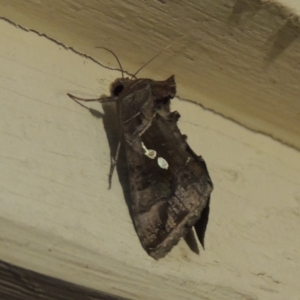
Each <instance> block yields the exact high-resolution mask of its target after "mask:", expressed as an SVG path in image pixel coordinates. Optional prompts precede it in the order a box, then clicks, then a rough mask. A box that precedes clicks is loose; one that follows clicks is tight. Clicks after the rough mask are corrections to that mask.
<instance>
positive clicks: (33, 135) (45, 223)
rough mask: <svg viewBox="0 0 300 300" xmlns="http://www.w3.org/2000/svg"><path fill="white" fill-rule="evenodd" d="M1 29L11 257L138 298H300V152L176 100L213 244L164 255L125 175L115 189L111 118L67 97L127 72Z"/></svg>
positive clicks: (0, 222) (2, 160)
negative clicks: (206, 185)
mask: <svg viewBox="0 0 300 300" xmlns="http://www.w3.org/2000/svg"><path fill="white" fill-rule="evenodd" d="M99 22H100V21H99ZM0 30H1V31H0V32H1V43H2V45H5V46H3V47H0V59H1V81H0V82H1V83H0V102H1V104H0V105H1V109H0V115H1V116H0V128H1V130H0V137H1V143H0V170H1V172H0V183H1V184H0V228H1V230H0V239H1V243H0V256H1V258H2V259H3V260H7V261H10V262H13V263H16V264H19V265H21V266H24V267H27V268H31V269H35V270H37V271H41V272H45V273H47V274H49V275H52V276H56V277H59V278H64V279H66V280H70V281H73V282H75V283H78V284H84V285H86V286H89V287H92V288H95V289H100V290H103V291H105V292H107V293H111V294H118V295H122V296H124V297H127V298H131V299H159V298H160V299H192V300H193V299H195V300H196V299H197V300H198V299H199V298H201V297H202V298H204V299H205V298H206V299H213V300H215V299H230V300H232V299H247V300H249V299H264V300H282V299H297V298H298V297H299V294H300V288H299V278H300V263H299V262H300V250H299V249H300V237H299V231H300V221H299V220H300V218H299V216H300V189H299V186H300V157H299V152H297V151H294V150H293V149H291V148H288V147H286V146H284V145H282V144H280V143H278V142H276V141H274V140H272V139H270V138H268V137H266V136H263V135H261V134H258V133H253V132H251V131H249V130H247V129H245V128H243V127H241V126H238V125H237V124H235V123H233V122H231V121H229V120H226V119H224V118H222V117H220V116H218V115H216V114H214V113H212V112H209V111H206V110H203V109H201V107H199V106H197V105H193V104H191V103H188V102H185V101H178V100H176V99H174V102H173V109H174V110H178V111H180V112H181V116H182V117H181V119H180V123H179V126H180V129H181V131H182V133H187V134H188V142H189V144H190V145H191V147H192V148H193V149H194V150H195V152H197V153H201V154H202V155H203V156H204V157H205V160H206V161H207V163H208V165H209V167H210V175H211V177H212V179H213V181H214V183H215V186H216V188H215V190H214V194H213V197H214V199H213V202H212V214H211V219H210V224H209V227H208V233H207V239H206V251H202V252H201V253H200V257H199V256H198V255H196V254H193V253H191V251H190V250H189V248H188V247H187V245H186V243H185V242H184V241H182V242H180V243H179V244H178V246H177V247H176V248H174V250H173V251H172V253H170V255H169V256H168V257H166V258H165V259H164V260H161V261H159V262H155V261H154V260H153V259H152V258H150V257H147V255H145V254H144V253H143V252H142V251H141V247H140V243H139V240H138V238H137V236H136V233H135V231H134V228H133V226H132V222H131V219H130V217H129V214H128V209H127V206H126V204H125V201H124V196H123V193H122V189H121V186H120V184H119V180H118V177H117V176H114V178H113V189H111V190H110V191H108V190H107V174H108V171H109V155H110V151H109V147H108V142H107V136H106V135H105V131H104V130H103V129H104V128H103V123H102V121H101V120H99V119H95V118H92V117H91V115H90V113H89V112H87V111H86V110H83V109H82V108H81V107H79V106H76V105H74V103H73V101H72V100H70V99H69V98H68V97H67V96H66V93H67V92H72V93H73V94H76V95H81V96H83V97H93V96H94V95H101V94H103V93H106V94H108V92H109V91H108V88H107V87H108V84H109V83H110V82H112V81H113V80H114V79H115V78H116V77H119V76H120V73H119V72H114V71H111V70H108V69H105V68H101V67H100V66H99V65H97V64H96V63H93V62H92V61H91V60H89V59H87V58H84V57H82V56H79V55H77V54H75V53H73V52H72V51H70V50H69V51H67V50H65V49H64V48H63V47H61V46H59V45H57V44H55V43H53V42H51V41H49V40H47V39H46V38H44V37H40V36H38V35H36V34H34V33H28V32H25V31H23V30H21V29H18V28H16V27H15V26H12V25H9V24H7V23H5V22H0ZM145 60H146V59H145ZM105 62H106V61H104V62H103V63H105ZM168 75H170V74H168ZM178 75H180V74H178ZM183 75H184V74H183ZM183 75H182V76H183ZM179 77H180V76H179ZM177 78H178V76H177ZM158 79H161V78H158ZM178 81H179V79H177V82H178ZM195 97H199V98H198V100H199V101H202V99H201V97H200V96H198V95H195ZM94 108H96V109H100V106H99V105H97V104H95V105H94ZM108 121H110V126H111V127H113V126H114V125H115V123H114V122H113V120H108ZM149 284H151V292H150V290H149Z"/></svg>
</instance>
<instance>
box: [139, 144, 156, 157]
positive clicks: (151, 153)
mask: <svg viewBox="0 0 300 300" xmlns="http://www.w3.org/2000/svg"><path fill="white" fill-rule="evenodd" d="M142 147H143V149H144V151H145V155H146V156H148V157H149V158H151V159H154V158H155V157H156V151H155V150H153V149H147V147H146V146H145V144H144V143H143V142H142Z"/></svg>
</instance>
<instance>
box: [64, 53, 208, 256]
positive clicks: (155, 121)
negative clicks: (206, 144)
mask: <svg viewBox="0 0 300 300" xmlns="http://www.w3.org/2000/svg"><path fill="white" fill-rule="evenodd" d="M106 50H108V49H106ZM108 51H110V50H108ZM110 52H111V51H110ZM112 53H113V52H112ZM113 55H115V54H114V53H113ZM115 57H116V56H115ZM117 60H118V58H117ZM118 62H119V60H118ZM119 64H120V63H119ZM120 68H121V69H122V67H121V65H120ZM110 93H111V95H110V96H109V97H105V98H103V97H100V98H98V99H83V98H78V97H76V96H73V95H71V94H68V95H69V96H70V97H71V98H72V99H74V100H75V101H98V102H100V103H105V104H107V103H115V104H116V108H117V116H118V117H117V118H118V120H117V121H118V125H119V132H120V137H119V139H120V140H119V146H118V150H117V154H116V156H115V158H114V159H113V164H112V168H111V172H110V175H109V181H110V180H111V176H112V173H113V168H114V166H115V165H116V163H117V159H118V154H119V151H120V147H124V149H125V153H126V157H127V167H128V174H129V185H130V194H131V204H130V205H131V211H132V218H133V223H134V226H135V230H136V232H137V234H138V237H139V239H140V242H141V244H142V246H143V248H144V249H145V250H146V252H147V253H148V254H149V255H150V256H152V257H153V258H154V259H160V258H162V257H164V256H165V255H166V254H167V253H168V252H170V250H171V249H172V248H173V247H174V246H175V245H176V244H177V243H178V242H179V240H180V239H181V238H182V237H185V235H186V234H187V233H188V232H189V231H190V230H191V229H192V227H194V228H195V231H196V234H197V236H198V239H199V241H200V243H201V245H202V246H203V248H204V236H205V230H206V227H207V223H208V217H209V205H210V194H211V192H212V190H213V184H212V181H211V179H210V176H209V173H208V170H207V167H206V164H205V161H204V160H203V158H202V157H201V156H198V155H197V154H195V152H194V151H193V150H192V149H191V147H190V146H189V145H188V143H187V136H186V135H183V134H181V132H180V130H179V128H178V126H177V122H178V120H179V118H180V115H179V113H178V112H177V111H173V112H172V111H171V109H170V103H171V100H172V99H173V98H174V96H175V94H176V83H175V78H174V76H171V77H169V78H168V79H166V80H164V81H155V80H153V79H149V78H140V79H138V78H136V77H135V76H133V77H132V78H124V76H123V73H122V78H118V79H116V80H115V81H114V82H113V83H112V84H111V87H110Z"/></svg>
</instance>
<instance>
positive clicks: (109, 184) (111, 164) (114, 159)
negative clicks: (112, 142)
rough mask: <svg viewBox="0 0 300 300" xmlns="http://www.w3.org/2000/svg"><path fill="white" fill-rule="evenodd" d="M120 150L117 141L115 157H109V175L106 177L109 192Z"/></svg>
mask: <svg viewBox="0 0 300 300" xmlns="http://www.w3.org/2000/svg"><path fill="white" fill-rule="evenodd" d="M120 149H121V142H120V141H119V143H118V147H117V151H116V154H115V156H114V157H113V156H111V161H110V170H109V175H108V189H109V190H110V188H111V180H112V176H113V173H114V170H115V167H116V165H117V162H118V158H119V154H120Z"/></svg>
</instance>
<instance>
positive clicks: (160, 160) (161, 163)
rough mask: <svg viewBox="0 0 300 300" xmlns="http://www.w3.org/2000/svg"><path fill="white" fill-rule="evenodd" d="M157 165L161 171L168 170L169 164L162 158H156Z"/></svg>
mask: <svg viewBox="0 0 300 300" xmlns="http://www.w3.org/2000/svg"><path fill="white" fill-rule="evenodd" d="M157 163H158V165H159V166H160V167H161V168H162V169H166V170H167V169H168V168H169V164H168V162H167V161H166V160H165V159H164V158H163V157H158V158H157Z"/></svg>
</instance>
